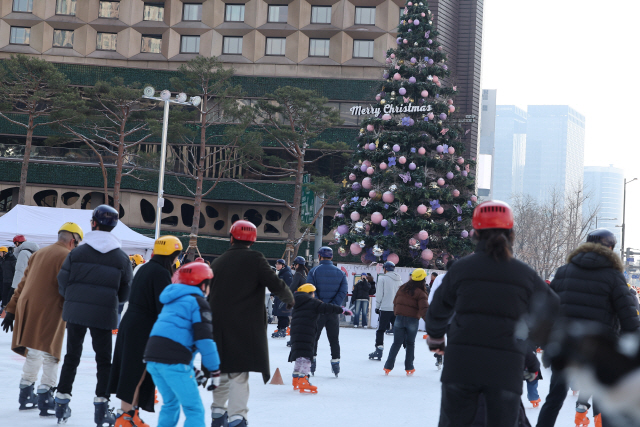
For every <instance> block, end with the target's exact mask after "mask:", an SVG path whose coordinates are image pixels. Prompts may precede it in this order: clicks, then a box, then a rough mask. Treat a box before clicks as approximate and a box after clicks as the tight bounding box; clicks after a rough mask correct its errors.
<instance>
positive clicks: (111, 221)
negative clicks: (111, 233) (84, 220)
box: [92, 205, 118, 227]
mask: <svg viewBox="0 0 640 427" xmlns="http://www.w3.org/2000/svg"><path fill="white" fill-rule="evenodd" d="M92 218H93V220H94V221H95V222H97V223H98V224H99V225H105V226H107V227H115V226H116V225H118V211H117V210H115V209H114V208H112V207H111V206H109V205H100V206H98V207H97V208H95V209H94V210H93V216H92Z"/></svg>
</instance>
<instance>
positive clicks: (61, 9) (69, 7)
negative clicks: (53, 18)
mask: <svg viewBox="0 0 640 427" xmlns="http://www.w3.org/2000/svg"><path fill="white" fill-rule="evenodd" d="M75 14H76V0H57V1H56V15H72V16H75Z"/></svg>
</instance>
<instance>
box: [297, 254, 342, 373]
mask: <svg viewBox="0 0 640 427" xmlns="http://www.w3.org/2000/svg"><path fill="white" fill-rule="evenodd" d="M318 259H319V260H320V264H319V265H317V266H315V267H313V268H312V269H311V270H310V271H309V275H308V276H307V282H308V283H310V284H312V285H314V286H315V287H316V296H317V298H318V299H319V300H320V301H322V302H326V303H329V304H333V305H342V302H343V301H344V299H345V297H346V296H347V276H345V274H344V273H343V272H342V270H340V269H339V268H338V267H336V266H334V265H333V262H332V261H331V260H332V259H333V250H332V249H331V248H330V247H328V246H323V247H321V248H320V250H319V251H318ZM325 327H326V328H327V338H328V339H329V346H330V347H331V371H332V372H333V374H334V375H335V376H336V377H337V376H338V374H339V373H340V341H339V335H340V317H339V315H338V314H335V313H332V314H321V315H320V317H319V318H318V331H317V333H316V344H315V348H314V352H313V353H314V358H313V360H312V361H311V374H312V375H313V374H314V372H315V370H316V369H315V368H316V355H317V354H318V340H319V339H320V335H322V330H323V329H324V328H325Z"/></svg>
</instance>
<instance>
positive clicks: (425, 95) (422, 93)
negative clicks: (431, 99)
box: [420, 90, 429, 98]
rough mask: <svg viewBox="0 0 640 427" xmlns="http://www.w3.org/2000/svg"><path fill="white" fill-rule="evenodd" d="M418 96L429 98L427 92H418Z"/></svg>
mask: <svg viewBox="0 0 640 427" xmlns="http://www.w3.org/2000/svg"><path fill="white" fill-rule="evenodd" d="M420 96H421V97H423V98H426V97H427V96H429V91H427V90H423V91H422V92H420Z"/></svg>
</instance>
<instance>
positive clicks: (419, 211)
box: [417, 205, 427, 215]
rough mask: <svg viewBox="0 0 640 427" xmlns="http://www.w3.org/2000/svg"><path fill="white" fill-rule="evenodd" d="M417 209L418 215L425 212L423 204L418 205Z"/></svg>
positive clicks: (425, 208)
mask: <svg viewBox="0 0 640 427" xmlns="http://www.w3.org/2000/svg"><path fill="white" fill-rule="evenodd" d="M417 211H418V213H419V214H420V215H424V214H426V213H427V207H426V206H425V205H419V206H418V208H417Z"/></svg>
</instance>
